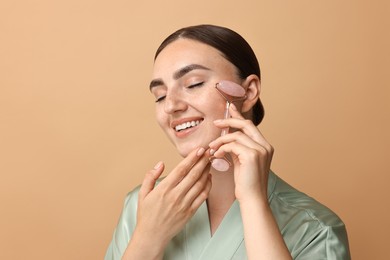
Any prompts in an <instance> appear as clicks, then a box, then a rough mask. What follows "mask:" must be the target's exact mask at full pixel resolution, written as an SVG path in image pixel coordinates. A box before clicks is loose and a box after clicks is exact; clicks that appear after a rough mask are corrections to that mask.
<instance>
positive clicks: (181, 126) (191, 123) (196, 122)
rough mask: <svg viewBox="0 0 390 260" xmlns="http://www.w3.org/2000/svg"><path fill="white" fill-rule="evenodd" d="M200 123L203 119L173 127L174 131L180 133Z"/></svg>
mask: <svg viewBox="0 0 390 260" xmlns="http://www.w3.org/2000/svg"><path fill="white" fill-rule="evenodd" d="M202 121H203V119H201V120H194V121H189V122H185V123H183V124H180V125H177V126H175V127H174V129H175V131H176V132H180V131H183V130H186V129H189V128H192V127H194V126H197V125H199V124H200V123H201V122H202Z"/></svg>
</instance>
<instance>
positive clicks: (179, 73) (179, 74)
mask: <svg viewBox="0 0 390 260" xmlns="http://www.w3.org/2000/svg"><path fill="white" fill-rule="evenodd" d="M199 69H200V70H210V69H209V68H207V67H205V66H202V65H199V64H190V65H187V66H184V67H183V68H181V69H179V70H177V71H176V72H175V73H173V79H175V80H178V79H180V78H181V77H183V76H184V75H186V74H187V73H189V72H191V71H193V70H199ZM163 84H164V81H163V80H162V79H154V80H152V81H151V82H150V85H149V90H152V88H154V87H157V86H161V85H163Z"/></svg>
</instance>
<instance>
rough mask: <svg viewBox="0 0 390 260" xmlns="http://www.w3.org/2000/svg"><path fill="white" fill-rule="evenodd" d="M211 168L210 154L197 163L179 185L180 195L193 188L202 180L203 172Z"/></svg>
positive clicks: (206, 154)
mask: <svg viewBox="0 0 390 260" xmlns="http://www.w3.org/2000/svg"><path fill="white" fill-rule="evenodd" d="M209 167H210V160H209V153H208V152H207V153H205V154H204V155H203V156H202V157H201V158H200V159H199V161H197V162H196V163H195V164H194V165H193V167H192V168H191V170H190V171H189V172H188V174H187V175H186V176H185V177H184V178H183V179H182V180H181V182H180V183H179V184H178V185H177V190H178V192H179V193H180V194H182V195H184V194H186V193H187V192H188V191H189V190H190V189H191V187H192V186H193V185H194V184H195V183H196V182H197V181H198V180H199V178H201V176H202V174H203V172H204V171H205V170H207V169H209Z"/></svg>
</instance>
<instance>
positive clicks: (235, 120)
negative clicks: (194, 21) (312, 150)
mask: <svg viewBox="0 0 390 260" xmlns="http://www.w3.org/2000/svg"><path fill="white" fill-rule="evenodd" d="M194 64H195V65H196V66H193V65H194ZM199 65H200V66H199ZM237 75H238V74H237V70H236V68H235V66H234V65H233V64H231V63H230V62H228V61H227V60H226V59H225V58H224V57H223V56H222V55H221V54H220V53H219V52H218V51H217V50H216V49H214V48H213V47H210V46H208V45H206V44H203V43H199V42H197V41H193V40H189V39H178V40H176V41H174V42H172V43H170V44H169V45H168V46H167V47H166V48H165V49H164V50H163V51H162V52H161V53H160V54H159V56H158V57H157V58H156V60H155V64H154V69H153V80H152V83H151V88H150V89H151V92H152V94H153V95H154V96H155V98H156V101H157V103H156V118H157V122H158V123H159V125H160V127H161V128H162V129H163V131H164V132H165V133H166V134H167V136H168V138H169V139H170V140H171V142H172V143H173V144H174V145H175V147H176V148H177V150H178V152H179V153H180V154H181V155H182V157H183V158H184V159H183V160H182V161H181V162H180V163H179V164H178V165H177V166H176V167H175V168H174V169H173V170H172V172H170V173H169V174H168V175H167V177H166V178H164V179H163V180H162V181H161V182H160V183H159V184H158V185H157V186H155V183H156V181H157V179H158V178H159V177H160V176H161V175H162V173H163V170H164V165H163V164H162V163H159V164H157V165H156V167H155V168H154V169H152V170H151V171H150V172H149V173H147V174H146V175H145V178H144V181H143V183H142V185H141V189H140V193H139V200H138V212H137V225H136V228H135V231H134V233H133V235H132V238H131V240H130V243H129V245H128V247H127V249H126V251H125V254H124V256H123V259H145V260H147V259H162V258H163V254H164V249H165V247H166V246H167V244H168V243H169V241H170V240H171V239H172V238H173V237H174V236H175V235H176V234H177V233H179V232H180V230H182V229H183V227H184V226H185V224H186V223H187V222H188V221H189V219H190V218H191V217H192V216H193V215H194V213H195V212H196V210H197V209H198V208H199V207H200V205H201V204H202V203H203V202H204V201H207V207H208V212H209V220H210V227H211V230H210V233H211V235H212V234H214V232H215V231H216V229H217V228H218V226H219V224H220V223H221V221H222V219H223V217H224V216H225V214H226V213H227V211H228V210H229V208H230V206H231V205H232V203H233V202H234V200H236V199H237V200H238V202H239V204H240V209H241V214H242V220H243V225H244V237H245V246H246V249H247V255H248V259H291V256H290V253H289V251H288V250H287V248H286V246H285V244H284V241H283V238H282V236H281V234H280V232H279V229H278V226H277V224H276V222H275V219H274V217H273V215H272V212H271V209H270V207H269V204H268V198H267V181H268V173H269V171H270V165H271V160H272V155H273V148H272V146H271V145H270V144H269V143H268V142H267V141H266V140H265V138H264V137H263V136H262V134H261V133H260V131H259V130H258V128H257V127H256V126H255V125H254V124H253V123H252V121H250V120H248V119H247V117H248V115H250V111H251V108H252V107H253V105H254V104H255V103H256V101H257V99H258V98H259V93H260V79H259V78H258V77H257V76H256V75H250V76H248V77H247V78H246V79H244V80H242V79H240V78H239V77H238V76H237ZM221 80H230V81H234V82H236V83H238V84H240V85H241V86H243V88H244V89H245V91H246V99H245V100H244V101H240V102H239V103H236V105H232V106H231V108H230V114H231V118H229V119H222V120H221V119H220V118H222V117H223V114H224V109H225V100H224V99H223V98H222V97H221V96H220V94H219V93H218V92H217V91H216V90H215V88H214V86H215V83H216V82H218V81H221ZM243 115H245V116H243ZM193 120H195V121H196V120H198V121H199V122H200V124H199V125H197V126H195V127H192V128H190V129H187V130H184V131H181V132H177V131H176V130H175V126H176V125H178V124H182V123H183V122H186V121H193ZM226 127H229V128H231V129H232V131H231V133H229V134H227V135H224V136H220V133H221V129H223V128H226ZM226 154H228V155H229V156H230V157H231V158H232V161H233V166H234V167H231V168H230V169H229V171H228V172H224V173H221V172H216V171H215V170H214V169H212V168H210V163H209V157H210V156H211V155H212V156H215V157H220V158H222V157H223V156H224V155H226ZM210 173H211V176H212V178H210V177H209V176H210ZM211 179H212V180H211ZM211 183H212V185H211Z"/></svg>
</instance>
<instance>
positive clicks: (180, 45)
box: [150, 39, 240, 157]
mask: <svg viewBox="0 0 390 260" xmlns="http://www.w3.org/2000/svg"><path fill="white" fill-rule="evenodd" d="M152 78H153V79H152V81H151V84H150V91H151V93H152V94H153V95H154V96H155V99H156V118H157V121H158V123H159V125H160V127H161V128H162V129H163V130H164V132H165V133H166V134H167V136H168V138H169V139H170V140H171V142H172V143H173V144H174V145H175V146H176V148H177V150H178V152H179V153H180V155H181V156H183V157H185V156H187V154H188V153H189V152H191V151H192V150H193V149H195V148H197V147H204V148H207V147H208V144H209V143H210V142H211V141H213V140H214V139H216V138H217V137H218V136H220V134H221V129H219V128H217V127H216V126H215V125H214V124H213V121H214V120H216V119H220V118H223V115H224V110H225V104H226V101H225V99H224V98H223V97H222V96H221V95H220V94H219V93H218V91H217V90H216V89H215V84H216V83H217V82H219V81H221V80H230V81H234V82H237V83H240V79H239V77H238V76H237V69H236V68H235V66H234V65H233V64H231V63H230V62H229V61H227V60H226V59H225V58H224V57H223V56H222V55H221V54H220V53H219V52H218V50H217V49H215V48H213V47H211V46H209V45H206V44H203V43H200V42H197V41H194V40H189V39H178V40H176V41H174V42H172V43H170V44H169V45H168V46H166V47H165V49H163V51H162V52H160V54H159V55H158V56H157V58H156V60H155V63H154V67H153V76H152ZM237 105H238V106H239V104H237Z"/></svg>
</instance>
